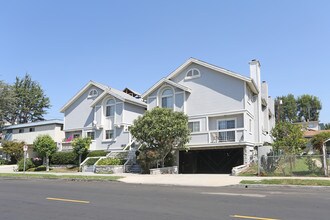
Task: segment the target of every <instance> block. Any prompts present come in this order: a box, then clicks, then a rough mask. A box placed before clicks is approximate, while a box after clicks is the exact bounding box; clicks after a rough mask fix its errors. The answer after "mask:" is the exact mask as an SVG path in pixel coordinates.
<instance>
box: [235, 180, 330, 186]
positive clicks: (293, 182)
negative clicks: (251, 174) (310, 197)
mask: <svg viewBox="0 0 330 220" xmlns="http://www.w3.org/2000/svg"><path fill="white" fill-rule="evenodd" d="M240 184H268V185H298V186H330V180H318V179H263V180H242V181H241V182H240Z"/></svg>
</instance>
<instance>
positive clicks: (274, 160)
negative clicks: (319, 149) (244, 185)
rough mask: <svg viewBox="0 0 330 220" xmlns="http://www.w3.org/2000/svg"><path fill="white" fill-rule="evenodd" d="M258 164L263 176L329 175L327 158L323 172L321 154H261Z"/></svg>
mask: <svg viewBox="0 0 330 220" xmlns="http://www.w3.org/2000/svg"><path fill="white" fill-rule="evenodd" d="M258 166H259V174H260V175H264V176H329V158H327V160H326V165H325V168H327V169H326V172H325V169H324V165H323V155H303V156H299V155H279V156H273V155H271V156H265V155H263V156H262V157H261V158H260V162H259V164H258Z"/></svg>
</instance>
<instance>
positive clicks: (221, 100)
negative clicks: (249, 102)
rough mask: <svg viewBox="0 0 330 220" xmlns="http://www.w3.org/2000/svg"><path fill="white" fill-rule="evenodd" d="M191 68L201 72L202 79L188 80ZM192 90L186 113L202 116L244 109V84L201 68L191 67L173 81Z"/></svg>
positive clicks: (194, 65)
mask: <svg viewBox="0 0 330 220" xmlns="http://www.w3.org/2000/svg"><path fill="white" fill-rule="evenodd" d="M190 68H197V69H199V70H200V73H201V77H198V78H193V79H189V80H186V79H185V76H186V72H187V70H189V69H190ZM172 80H173V81H174V82H176V83H179V84H181V85H184V86H186V87H188V88H190V89H191V90H192V92H191V94H189V96H188V97H187V104H186V108H187V109H186V113H187V114H188V115H200V114H208V113H218V112H226V111H233V110H239V109H243V108H244V94H245V91H244V82H243V81H242V80H239V79H236V78H233V77H230V76H227V75H225V74H221V73H218V72H215V71H213V70H210V69H208V68H205V67H201V66H199V65H196V64H192V65H190V66H189V67H188V68H185V69H184V70H182V71H181V73H180V74H178V75H177V76H176V77H175V78H173V79H172Z"/></svg>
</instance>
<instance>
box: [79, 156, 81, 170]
mask: <svg viewBox="0 0 330 220" xmlns="http://www.w3.org/2000/svg"><path fill="white" fill-rule="evenodd" d="M80 164H81V154H79V172H81V170H80V168H81V167H80Z"/></svg>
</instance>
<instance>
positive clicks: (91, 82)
mask: <svg viewBox="0 0 330 220" xmlns="http://www.w3.org/2000/svg"><path fill="white" fill-rule="evenodd" d="M91 86H95V87H98V88H100V89H102V90H103V91H104V90H106V89H107V88H108V87H107V86H105V85H102V84H100V83H97V82H94V81H89V82H88V83H87V84H86V85H85V86H84V87H83V88H82V89H81V90H79V92H78V93H77V94H76V95H75V96H73V97H72V98H71V99H70V100H69V101H68V102H67V103H66V104H65V105H64V106H63V107H62V108H61V109H60V112H62V113H63V112H64V111H65V110H66V109H67V108H68V107H69V106H70V105H72V103H74V102H75V101H76V100H77V99H78V98H79V97H80V96H81V95H82V94H83V93H85V92H86V91H87V90H88V89H89V88H90V87H91Z"/></svg>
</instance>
